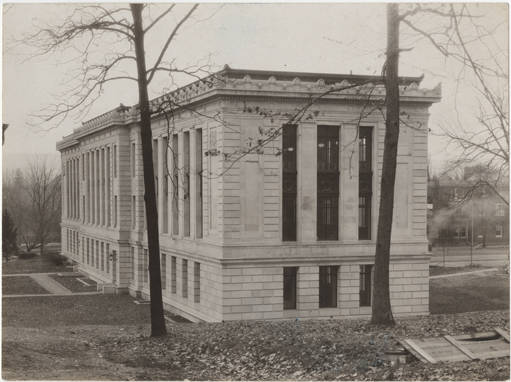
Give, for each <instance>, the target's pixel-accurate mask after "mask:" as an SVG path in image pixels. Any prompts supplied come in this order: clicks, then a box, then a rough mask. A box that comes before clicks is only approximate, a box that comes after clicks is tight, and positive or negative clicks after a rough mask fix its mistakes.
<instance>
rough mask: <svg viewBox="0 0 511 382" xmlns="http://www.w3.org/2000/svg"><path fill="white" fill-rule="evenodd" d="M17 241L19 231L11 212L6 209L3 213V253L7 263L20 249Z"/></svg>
mask: <svg viewBox="0 0 511 382" xmlns="http://www.w3.org/2000/svg"><path fill="white" fill-rule="evenodd" d="M16 240H17V229H16V227H15V226H14V222H13V220H12V219H11V216H10V215H9V212H8V211H7V210H6V209H4V211H3V213H2V253H3V258H4V259H5V261H6V262H7V261H9V256H10V255H12V254H15V253H16V251H17V249H18V244H17V242H16Z"/></svg>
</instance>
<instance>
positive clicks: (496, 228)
mask: <svg viewBox="0 0 511 382" xmlns="http://www.w3.org/2000/svg"><path fill="white" fill-rule="evenodd" d="M508 192H509V188H508V183H507V180H503V181H501V182H500V183H499V186H498V187H495V186H493V184H492V183H485V182H484V181H481V178H480V177H479V176H478V173H477V172H476V173H474V167H467V168H466V169H464V174H463V177H455V176H448V175H443V176H441V177H434V178H433V179H431V180H430V181H429V182H428V202H430V203H431V204H432V206H433V209H432V214H431V215H430V218H429V220H428V237H429V240H430V241H431V242H432V243H434V244H443V245H471V244H472V243H473V244H474V245H480V246H486V245H508V244H509V206H508V204H506V202H504V200H503V198H504V199H505V200H507V199H506V198H508ZM472 232H473V233H472Z"/></svg>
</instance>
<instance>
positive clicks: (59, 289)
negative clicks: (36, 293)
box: [30, 274, 73, 295]
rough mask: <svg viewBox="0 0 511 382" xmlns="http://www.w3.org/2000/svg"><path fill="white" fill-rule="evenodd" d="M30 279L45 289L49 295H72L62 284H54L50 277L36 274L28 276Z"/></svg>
mask: <svg viewBox="0 0 511 382" xmlns="http://www.w3.org/2000/svg"><path fill="white" fill-rule="evenodd" d="M30 277H31V278H32V279H34V280H35V281H36V282H37V283H38V284H39V285H41V286H42V287H43V288H44V289H46V290H47V291H48V292H50V293H51V294H61V295H68V294H72V293H73V292H71V291H70V290H69V289H67V288H66V287H65V286H63V285H62V284H60V283H58V282H56V281H55V280H53V279H52V278H51V277H50V276H48V275H45V274H37V275H30Z"/></svg>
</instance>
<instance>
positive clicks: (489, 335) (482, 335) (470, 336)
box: [454, 332, 496, 340]
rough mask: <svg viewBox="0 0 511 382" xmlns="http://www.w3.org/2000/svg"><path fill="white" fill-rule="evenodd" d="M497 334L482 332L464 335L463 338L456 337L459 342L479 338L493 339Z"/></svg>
mask: <svg viewBox="0 0 511 382" xmlns="http://www.w3.org/2000/svg"><path fill="white" fill-rule="evenodd" d="M495 336H496V334H495V332H482V333H472V334H463V335H461V336H454V338H455V339H457V340H471V339H478V338H492V337H495Z"/></svg>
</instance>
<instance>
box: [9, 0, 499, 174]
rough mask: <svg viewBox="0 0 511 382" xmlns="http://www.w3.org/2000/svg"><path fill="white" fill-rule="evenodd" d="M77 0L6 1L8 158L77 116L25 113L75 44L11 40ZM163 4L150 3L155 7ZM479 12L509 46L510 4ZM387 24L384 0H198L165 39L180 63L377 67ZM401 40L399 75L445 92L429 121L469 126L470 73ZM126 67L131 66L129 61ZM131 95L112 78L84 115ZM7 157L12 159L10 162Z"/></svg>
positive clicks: (68, 62) (162, 84)
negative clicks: (247, 0)
mask: <svg viewBox="0 0 511 382" xmlns="http://www.w3.org/2000/svg"><path fill="white" fill-rule="evenodd" d="M73 7H75V5H69V4H68V5H55V4H35V5H34V4H15V5H12V6H9V7H5V6H4V12H3V39H4V44H3V73H2V74H3V98H2V101H3V102H2V106H3V115H2V118H3V122H5V123H9V126H10V127H9V129H8V131H7V133H6V144H5V145H4V147H3V151H4V154H5V155H4V161H7V162H15V161H18V160H21V159H14V158H22V157H23V156H25V155H26V154H27V153H41V154H48V153H55V143H56V142H57V141H58V140H60V139H61V138H62V136H64V135H67V134H69V133H71V132H72V130H73V129H74V128H77V127H78V126H79V125H80V122H81V119H73V118H68V120H66V121H65V122H64V123H62V124H61V125H60V126H59V127H57V128H54V129H52V130H50V131H48V130H45V128H48V127H49V126H47V125H42V124H40V125H38V126H30V125H29V123H28V122H29V121H30V120H32V121H33V119H30V115H31V114H34V113H37V111H38V110H40V109H42V108H43V107H44V106H47V105H48V104H51V103H52V102H55V99H56V98H55V95H59V94H62V89H63V86H65V85H66V81H68V79H69V74H70V73H72V70H73V69H75V68H76V66H75V65H76V60H73V58H74V57H75V56H76V54H75V55H73V54H72V53H70V52H69V51H68V52H65V53H64V54H62V55H53V56H46V57H36V58H32V59H29V60H27V55H28V54H30V53H31V50H30V49H29V48H27V47H26V46H23V45H19V44H13V43H12V42H13V41H14V40H17V39H21V38H22V37H23V36H25V35H26V34H28V33H30V32H31V31H32V32H33V31H34V30H35V29H34V28H35V27H34V25H43V24H44V23H51V22H57V21H58V20H61V18H62V17H63V16H64V15H66V14H69V13H70V11H72V8H73ZM160 7H161V5H160ZM189 7H190V4H178V8H179V12H184V11H186V9H188V8H189ZM161 9H162V8H158V7H155V8H154V9H153V10H152V12H153V15H156V14H158V11H160V10H161ZM179 12H178V15H179ZM477 12H478V14H480V15H482V16H483V17H481V18H480V20H479V21H480V22H485V23H487V24H488V25H489V26H491V25H501V23H504V24H503V27H501V28H498V33H497V35H496V36H495V39H496V41H497V42H498V43H499V44H501V45H502V46H504V47H505V48H506V49H507V47H508V43H507V16H508V10H507V4H483V5H479V6H477ZM181 14H182V13H181ZM153 17H154V16H153ZM174 24H175V17H168V18H166V19H165V21H164V22H163V23H162V24H161V25H160V28H159V29H156V28H155V29H154V30H153V31H152V34H151V35H149V36H148V38H147V42H146V51H147V55H148V62H149V63H150V62H152V61H153V60H154V57H155V55H156V54H157V53H158V52H159V49H160V47H161V46H162V44H163V39H164V38H165V36H166V34H167V33H168V31H169V30H170V29H171V28H172V27H173V25H174ZM385 33H386V26H385V5H383V4H378V3H371V4H363V5H360V4H333V3H332V4H241V5H240V4H224V5H218V4H208V5H204V4H203V5H201V6H200V7H199V10H198V11H197V12H196V13H195V15H194V16H193V18H192V19H191V20H190V21H189V22H188V23H187V24H186V26H185V27H184V28H183V29H182V30H181V32H180V34H179V35H178V38H177V40H176V41H175V42H174V43H173V44H172V45H171V49H170V51H169V53H170V55H169V57H172V58H173V57H178V59H177V60H176V63H178V64H180V65H188V64H193V63H197V62H205V61H206V60H209V62H211V63H212V64H213V69H220V68H221V67H222V66H223V65H224V64H228V65H229V66H231V67H233V68H247V69H269V70H292V71H310V72H328V73H350V72H352V73H354V74H379V73H380V72H381V66H382V63H383V60H384V56H383V52H384V48H385V44H386V36H385ZM401 47H404V48H413V49H412V50H411V51H407V52H403V53H402V55H401V61H400V75H421V74H424V80H423V82H422V86H423V87H434V86H435V85H436V84H437V83H438V82H442V91H443V99H442V102H441V103H439V104H436V105H434V106H433V107H432V108H431V119H430V128H431V129H432V131H433V132H435V131H439V126H440V125H441V124H450V123H454V121H458V120H460V118H461V122H462V124H465V125H466V126H468V127H467V128H468V129H469V128H470V124H471V123H473V115H474V100H473V95H474V92H473V89H472V88H471V87H470V84H469V80H468V79H467V82H466V83H465V82H464V81H463V80H462V81H461V82H459V81H458V82H457V81H454V78H456V76H457V74H458V73H459V66H458V65H456V64H454V63H452V62H451V61H450V60H445V59H444V58H443V57H442V56H441V54H439V53H438V51H436V50H435V49H434V48H433V47H432V46H431V45H430V44H429V43H427V42H426V41H424V40H418V38H417V35H416V34H414V33H412V32H411V31H410V30H409V29H406V28H405V27H402V33H401ZM104 49H107V50H106V51H108V50H109V49H112V47H111V46H107V47H106V48H104V47H96V50H97V53H99V54H101V53H102V52H103V51H104ZM504 53H505V54H507V50H506V51H505V52H504ZM506 65H507V64H506ZM127 70H132V73H135V68H134V66H133V67H130V68H127ZM185 81H191V80H185ZM181 84H184V83H181ZM169 87H170V84H169V82H168V80H167V78H166V77H164V76H160V77H159V78H158V79H157V81H154V83H153V84H152V87H151V89H150V90H151V95H152V96H157V95H159V94H161V92H162V89H164V88H169ZM137 96H138V93H137V88H136V84H135V83H134V82H133V83H131V82H126V81H123V82H118V83H112V84H111V86H109V87H108V88H107V90H106V91H105V93H104V94H103V95H102V97H101V98H100V100H99V101H98V102H96V103H95V104H94V105H93V107H92V108H91V110H90V111H89V114H88V116H87V117H86V118H85V119H87V118H92V117H94V116H95V115H97V114H100V113H103V112H105V111H108V110H110V109H112V108H114V107H116V106H118V105H119V103H123V104H125V105H132V104H134V103H136V102H137ZM455 110H457V112H456V111H455ZM430 155H431V159H432V162H433V165H434V166H435V167H437V168H438V167H439V166H440V164H441V163H442V161H443V160H445V159H446V154H445V146H444V145H443V143H442V140H440V139H439V138H435V137H434V136H432V137H431V138H430ZM6 165H8V166H7V167H12V163H4V167H6Z"/></svg>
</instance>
